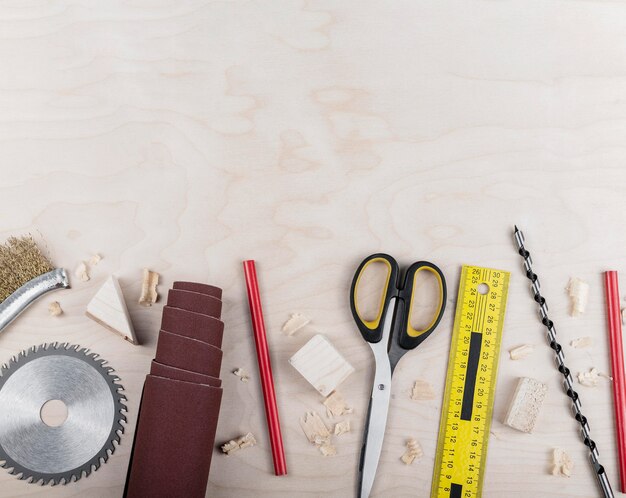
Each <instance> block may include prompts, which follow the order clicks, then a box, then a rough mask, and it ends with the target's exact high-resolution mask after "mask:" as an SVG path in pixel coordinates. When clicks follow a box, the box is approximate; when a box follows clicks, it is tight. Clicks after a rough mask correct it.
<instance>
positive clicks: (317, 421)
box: [300, 412, 337, 456]
mask: <svg viewBox="0 0 626 498" xmlns="http://www.w3.org/2000/svg"><path fill="white" fill-rule="evenodd" d="M300 427H302V431H303V432H304V435H305V436H306V437H307V439H308V440H309V442H310V443H311V444H314V445H315V446H316V447H317V448H318V449H319V451H320V453H321V454H322V455H324V456H334V455H336V454H337V449H336V448H335V447H334V446H333V445H332V444H331V439H332V435H331V433H330V431H329V430H328V427H326V424H325V423H324V421H323V420H322V418H321V417H320V416H319V415H318V414H317V412H306V413H305V414H304V417H301V418H300Z"/></svg>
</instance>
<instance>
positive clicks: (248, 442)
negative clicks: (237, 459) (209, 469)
mask: <svg viewBox="0 0 626 498" xmlns="http://www.w3.org/2000/svg"><path fill="white" fill-rule="evenodd" d="M255 444H256V439H254V436H253V435H252V433H251V432H248V433H247V434H245V435H244V436H240V437H238V438H237V439H231V440H230V441H228V442H227V443H224V444H223V445H222V446H221V448H222V451H223V452H224V453H226V455H229V456H230V455H231V454H232V453H234V452H235V451H239V450H243V449H244V448H249V447H250V446H254V445H255Z"/></svg>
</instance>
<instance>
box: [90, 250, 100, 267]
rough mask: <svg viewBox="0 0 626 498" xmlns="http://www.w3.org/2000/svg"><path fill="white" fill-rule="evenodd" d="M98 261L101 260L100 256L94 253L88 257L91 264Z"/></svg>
mask: <svg viewBox="0 0 626 498" xmlns="http://www.w3.org/2000/svg"><path fill="white" fill-rule="evenodd" d="M100 261H102V256H100V255H99V254H98V253H96V254H94V255H93V256H92V257H91V258H90V259H89V264H90V265H91V266H96V265H97V264H98V263H100Z"/></svg>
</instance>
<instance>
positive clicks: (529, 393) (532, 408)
mask: <svg viewBox="0 0 626 498" xmlns="http://www.w3.org/2000/svg"><path fill="white" fill-rule="evenodd" d="M547 392H548V386H546V385H545V384H543V383H541V382H539V381H538V380H535V379H530V378H528V377H521V378H520V380H519V382H518V383H517V387H516V388H515V393H514V394H513V400H512V401H511V404H510V405H509V410H508V412H507V414H506V417H505V419H504V425H508V426H509V427H511V428H513V429H517V430H518V431H522V432H532V431H533V429H534V428H535V424H536V422H537V417H538V416H539V410H540V409H541V406H542V405H543V401H544V400H545V398H546V393H547Z"/></svg>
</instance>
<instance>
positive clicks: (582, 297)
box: [566, 277, 589, 316]
mask: <svg viewBox="0 0 626 498" xmlns="http://www.w3.org/2000/svg"><path fill="white" fill-rule="evenodd" d="M566 290H567V294H568V295H569V297H570V300H571V302H572V309H571V312H570V314H571V315H572V316H580V315H582V314H583V313H584V312H585V309H586V308H587V301H589V284H588V283H586V282H583V281H582V280H581V279H579V278H576V277H572V278H570V280H569V283H568V284H567V287H566Z"/></svg>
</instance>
